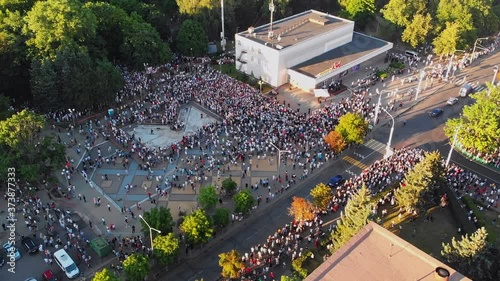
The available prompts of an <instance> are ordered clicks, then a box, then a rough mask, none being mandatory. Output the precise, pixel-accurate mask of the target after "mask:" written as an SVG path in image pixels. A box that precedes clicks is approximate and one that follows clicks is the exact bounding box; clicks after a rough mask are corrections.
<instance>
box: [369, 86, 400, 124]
mask: <svg viewBox="0 0 500 281" xmlns="http://www.w3.org/2000/svg"><path fill="white" fill-rule="evenodd" d="M396 90H397V89H396ZM375 91H376V92H377V94H378V102H377V105H376V106H375V116H373V126H375V125H376V124H377V119H378V114H379V113H380V105H381V104H382V94H383V93H384V92H389V93H391V95H392V91H389V90H382V91H379V90H378V88H377V89H376V90H375Z"/></svg>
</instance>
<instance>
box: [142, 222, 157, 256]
mask: <svg viewBox="0 0 500 281" xmlns="http://www.w3.org/2000/svg"><path fill="white" fill-rule="evenodd" d="M139 217H140V218H141V220H142V221H143V222H144V223H145V224H146V225H147V226H148V228H149V238H150V239H151V252H153V250H154V248H153V230H154V231H156V232H158V234H161V231H159V230H158V229H156V228H153V227H151V226H150V225H149V223H148V222H147V221H146V220H145V219H144V218H143V217H142V215H139Z"/></svg>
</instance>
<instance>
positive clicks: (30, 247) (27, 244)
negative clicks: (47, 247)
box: [21, 237, 38, 254]
mask: <svg viewBox="0 0 500 281" xmlns="http://www.w3.org/2000/svg"><path fill="white" fill-rule="evenodd" d="M21 244H23V246H24V248H26V251H27V252H28V253H29V254H34V253H36V252H38V246H37V245H36V244H35V241H33V239H31V237H24V238H23V240H21Z"/></svg>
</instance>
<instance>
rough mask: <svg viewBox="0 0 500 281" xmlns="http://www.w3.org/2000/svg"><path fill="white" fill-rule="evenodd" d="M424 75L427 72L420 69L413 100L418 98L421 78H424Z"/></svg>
mask: <svg viewBox="0 0 500 281" xmlns="http://www.w3.org/2000/svg"><path fill="white" fill-rule="evenodd" d="M426 75H427V73H426V72H425V70H422V71H420V79H419V80H418V87H417V91H416V93H415V100H418V95H419V94H420V89H421V87H422V80H424V78H425V76H426ZM447 76H448V75H447Z"/></svg>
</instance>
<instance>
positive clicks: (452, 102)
mask: <svg viewBox="0 0 500 281" xmlns="http://www.w3.org/2000/svg"><path fill="white" fill-rule="evenodd" d="M457 102H458V99H457V98H449V99H448V101H447V102H446V104H447V105H454V104H455V103H457Z"/></svg>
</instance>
